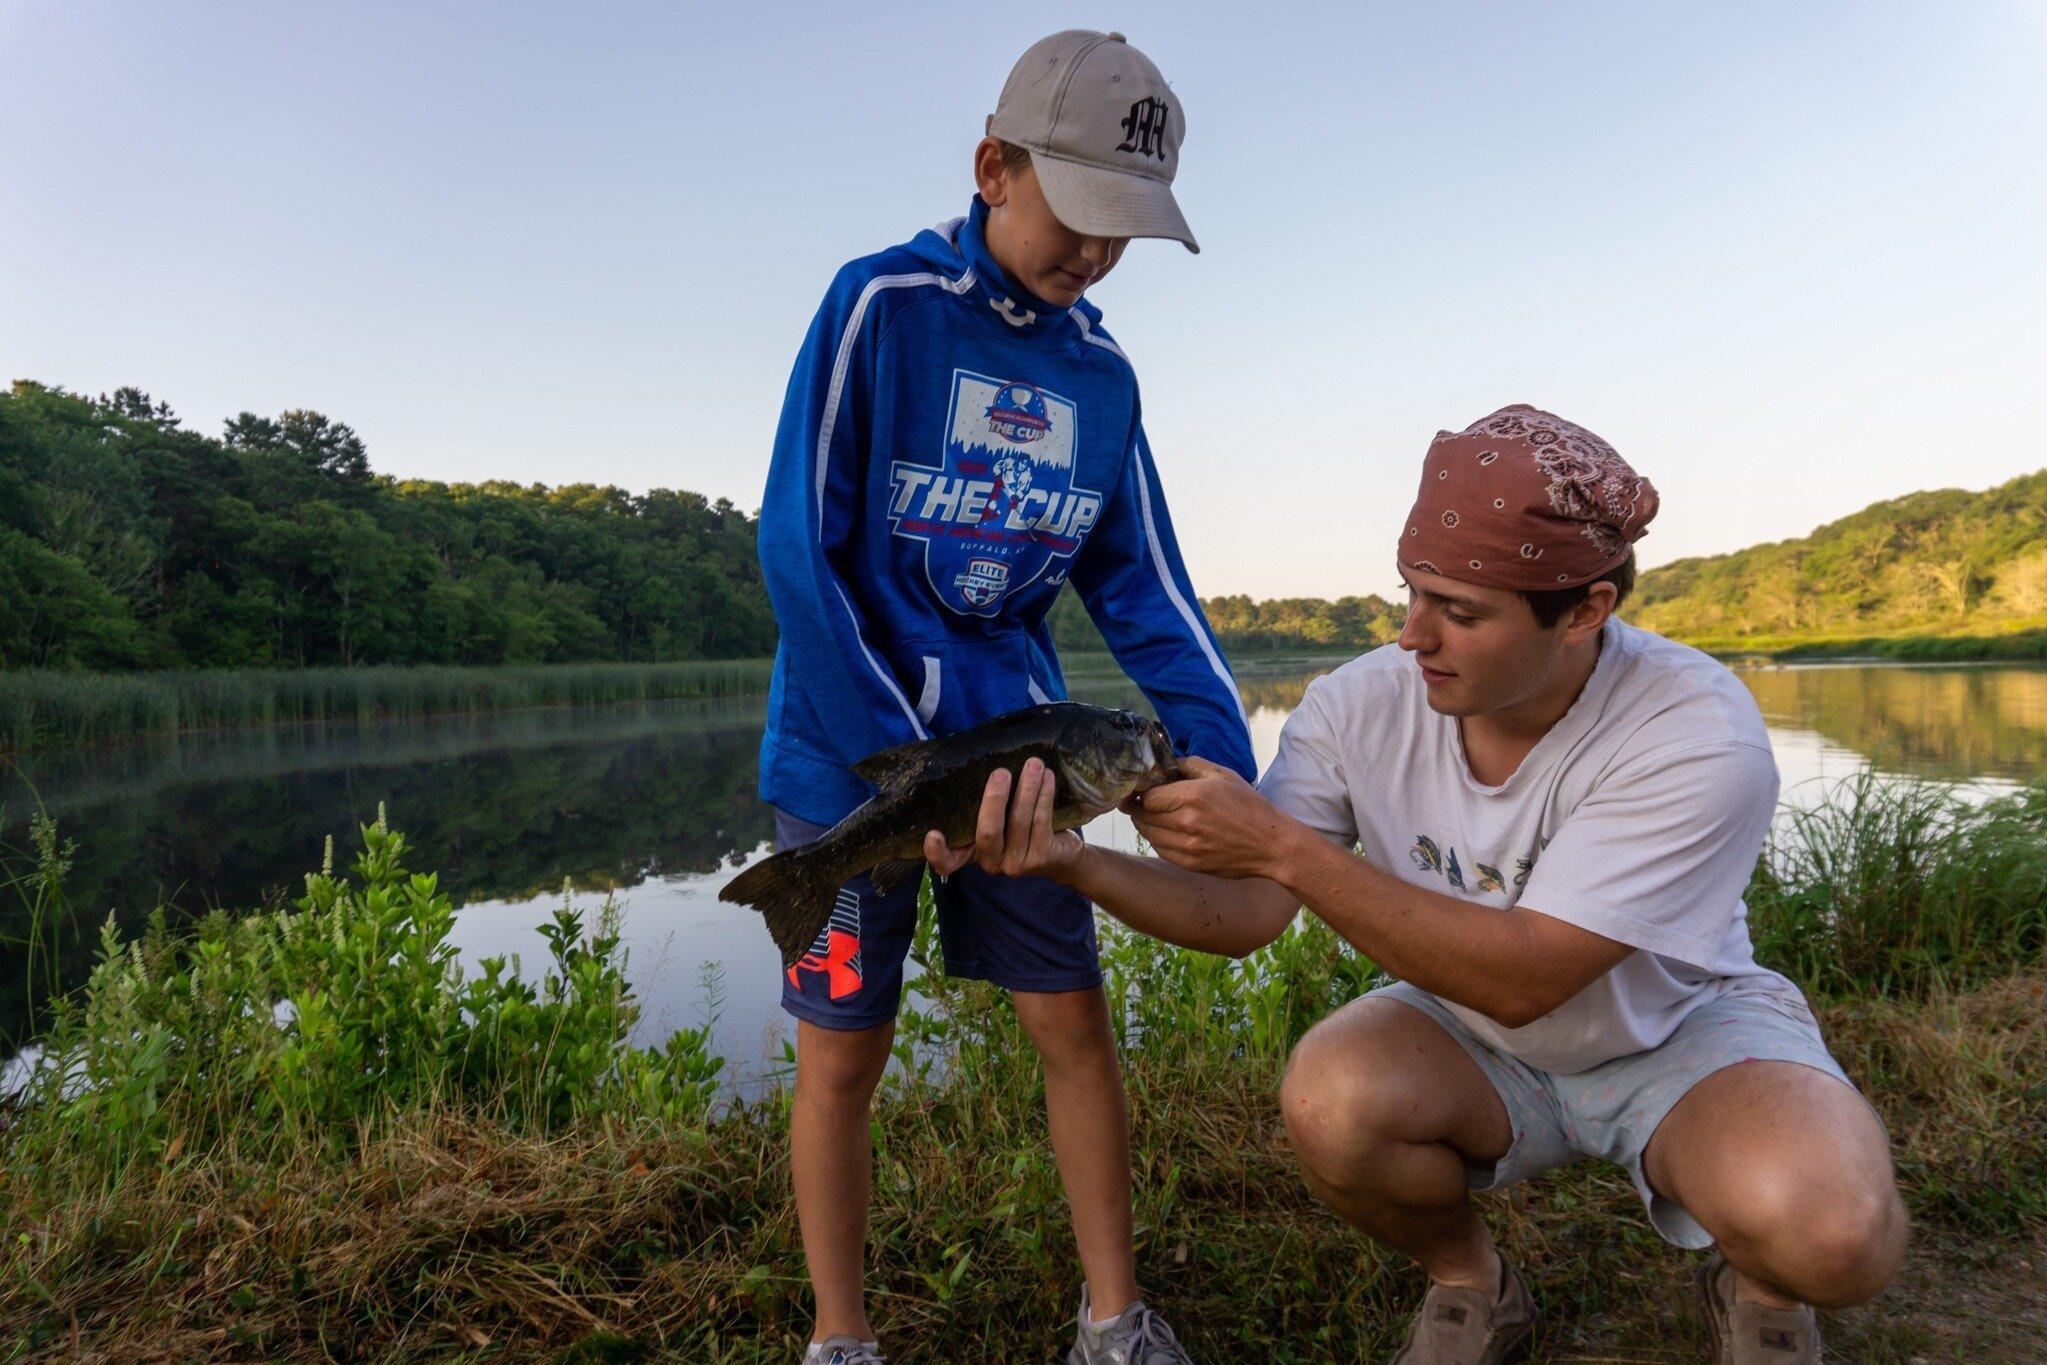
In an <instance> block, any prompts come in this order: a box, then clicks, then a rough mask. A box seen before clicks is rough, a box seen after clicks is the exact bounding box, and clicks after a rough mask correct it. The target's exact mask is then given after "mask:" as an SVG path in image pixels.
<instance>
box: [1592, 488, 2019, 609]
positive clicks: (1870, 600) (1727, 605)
mask: <svg viewBox="0 0 2047 1365" xmlns="http://www.w3.org/2000/svg"><path fill="white" fill-rule="evenodd" d="M1629 616H1630V617H1631V619H1634V620H1635V621H1637V622H1638V623H1640V624H1641V625H1644V626H1647V627H1649V628H1650V629H1652V630H1657V631H1661V632H1662V633H1663V634H1665V635H1674V636H1678V637H1680V638H1689V639H1702V640H1707V641H1713V642H1720V641H1730V642H1738V641H1739V640H1740V639H1742V638H1743V637H1748V636H1778V637H1786V636H1790V637H1795V636H1800V635H1835V636H1840V635H1869V636H1884V635H1900V634H1909V633H1926V634H1940V635H1945V634H1950V633H1955V632H1964V631H1986V632H1990V631H1995V630H1997V629H1999V628H2000V627H2002V628H2006V629H2009V628H2012V627H2014V626H2017V625H2021V624H2035V623H2041V622H2043V621H2047V470H2041V471H2038V472H2036V473H2032V474H2025V475H2021V476H2020V477H2018V478H2016V479H2012V480H2010V481H2009V482H2007V483H2003V484H1999V485H1998V486H1997V487H1995V488H1990V489H1985V490H1984V491H1983V492H1980V493H1971V492H1967V491H1965V490H1963V489H1959V488H1939V489H1932V490H1929V491H1927V492H1923V493H1909V494H1907V495H1905V496H1904V497H1901V498H1893V499H1890V500H1889V501H1886V502H1879V503H1874V504H1872V505H1871V506H1868V507H1865V508H1863V509H1862V510H1861V511H1859V512H1856V513H1854V514H1852V515H1850V516H1846V517H1843V518H1841V519H1840V520H1839V521H1834V522H1830V523H1828V524H1827V525H1825V526H1822V527H1820V528H1819V529H1818V530H1816V531H1814V532H1813V533H1812V534H1810V535H1807V536H1800V537H1798V538H1797V539H1795V540H1783V541H1776V542H1773V543H1770V544H1766V545H1752V546H1750V547H1749V548H1747V549H1745V550H1737V551H1735V552H1733V553H1732V554H1724V555H1712V556H1708V557H1704V558H1697V559H1680V560H1677V561H1675V562H1673V563H1670V564H1666V565H1664V566H1662V567H1661V568H1658V569H1655V570H1652V571H1651V572H1649V573H1646V574H1644V575H1643V576H1642V582H1641V587H1640V591H1639V595H1638V597H1637V599H1636V603H1635V606H1634V608H1633V609H1632V610H1631V611H1630V612H1629Z"/></svg>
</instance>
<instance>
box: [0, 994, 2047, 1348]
mask: <svg viewBox="0 0 2047 1365" xmlns="http://www.w3.org/2000/svg"><path fill="white" fill-rule="evenodd" d="M1823 1017H1824V1023H1825V1026H1826V1028H1827V1031H1828V1035H1829V1038H1830V1040H1831V1041H1832V1043H1833V1045H1834V1047H1835V1049H1836V1050H1837V1052H1838V1053H1839V1055H1840V1056H1841V1058H1842V1060H1843V1063H1844V1065H1846V1066H1847V1067H1848V1069H1849V1070H1850V1072H1851V1073H1852V1074H1854V1075H1855V1076H1857V1077H1858V1078H1859V1079H1860V1080H1861V1081H1862V1082H1863V1084H1864V1085H1865V1087H1866V1088H1867V1089H1868V1091H1869V1093H1870V1094H1871V1096H1872V1098H1873V1099H1874V1100H1875V1102H1876V1103H1877V1105H1878V1107H1879V1108H1880V1109H1881V1110H1882V1111H1883V1113H1884V1115H1885V1118H1886V1120H1887V1121H1888V1122H1889V1124H1890V1125H1891V1129H1892V1132H1893V1134H1894V1136H1895V1137H1896V1139H1897V1143H1898V1151H1899V1158H1900V1170H1901V1175H1902V1179H1903V1182H1904V1184H1905V1188H1906V1193H1907V1199H1908V1202H1909V1203H1910V1205H1911V1206H1912V1209H1913V1212H1914V1215H1915V1221H1916V1223H1917V1227H1918V1233H1917V1240H1916V1242H1915V1253H1914V1256H1913V1258H1912V1260H1911V1263H1910V1265H1909V1267H1908V1270H1907V1273H1906V1274H1905V1275H1904V1277H1903V1278H1902V1279H1901V1281H1900V1283H1899V1284H1898V1285H1897V1286H1895V1287H1894V1288H1893V1289H1892V1290H1891V1291H1890V1292H1889V1293H1888V1294H1887V1295H1885V1296H1884V1297H1883V1298H1882V1299H1880V1300H1878V1302H1877V1303H1876V1304H1874V1305H1872V1306H1870V1307H1867V1308H1864V1309H1860V1310H1857V1311H1855V1312H1852V1313H1849V1314H1845V1315H1842V1316H1841V1317H1839V1318H1837V1319H1835V1320H1834V1321H1833V1322H1831V1323H1830V1325H1829V1340H1830V1351H1831V1354H1832V1355H1834V1356H1835V1357H1838V1358H1841V1359H1851V1360H1867V1361H1897V1362H1906V1361H1910V1360H1913V1359H1915V1358H1923V1359H1927V1360H2020V1359H2040V1358H2047V1303H2043V1291H2042V1289H2041V1284H2042V1280H2043V1275H2042V1273H2041V1267H2042V1265H2043V1264H2047V1263H2043V1261H2042V1260H2041V1257H2042V1255H2043V1253H2047V1245H2043V1231H2042V1230H2043V1221H2042V1216H2043V1208H2042V1201H2043V1198H2047V1193H2043V1190H2047V1104H2043V1103H2042V1100H2043V1097H2047V974H2042V973H2041V972H2038V971H2029V972H2023V973H2019V974H2017V975H2013V976H2010V977H2007V978H2005V979H2002V980H1999V981H1997V982H1994V983H1992V984H1990V985H1988V986H1986V987H1984V988H1981V989H1978V990H1976V991H1973V992H1971V993H1968V994H1965V995H1938V996H1935V997H1934V998H1932V999H1928V1000H1924V1001H1919V1002H1911V1003H1907V1002H1900V1001H1875V1002H1871V1003H1868V1004H1858V1005H1848V1006H1841V1005H1837V1006H1834V1007H1831V1008H1828V1009H1826V1010H1824V1011H1823ZM1202 1055H1203V1054H1202V1053H1201V1052H1200V1051H1199V1049H1198V1048H1196V1049H1190V1050H1189V1052H1188V1055H1187V1056H1183V1057H1180V1058H1177V1059H1172V1060H1170V1061H1168V1060H1167V1059H1163V1058H1156V1057H1147V1056H1146V1055H1145V1054H1143V1053H1138V1054H1135V1055H1134V1056H1133V1058H1132V1064H1131V1076H1130V1081H1131V1091H1132V1098H1133V1111H1134V1119H1135V1127H1136V1142H1137V1150H1136V1158H1135V1159H1136V1167H1137V1176H1138V1182H1139V1186H1140V1190H1141V1195H1140V1204H1139V1215H1138V1216H1139V1221H1140V1223H1141V1224H1142V1225H1143V1226H1142V1231H1141V1233H1140V1245H1139V1255H1140V1260H1141V1266H1142V1272H1141V1273H1142V1276H1143V1279H1144V1281H1145V1283H1146V1285H1147V1290H1148V1293H1149V1294H1150V1295H1151V1296H1152V1298H1153V1299H1154V1300H1155V1301H1156V1302H1158V1303H1160V1304H1162V1305H1165V1306H1167V1307H1169V1308H1170V1310H1171V1314H1172V1316H1173V1318H1174V1321H1175V1323H1176V1324H1177V1325H1178V1326H1179V1328H1180V1329H1181V1332H1182V1334H1183V1336H1185V1337H1186V1338H1187V1339H1188V1340H1189V1341H1190V1342H1192V1343H1195V1344H1197V1346H1198V1348H1199V1349H1200V1351H1201V1353H1202V1355H1203V1357H1204V1358H1218V1357H1221V1358H1230V1359H1240V1358H1251V1359H1260V1360H1273V1361H1310V1360H1365V1359H1383V1358H1384V1356H1385V1355H1386V1354H1387V1353H1388V1352H1389V1351H1390V1348H1391V1344H1392V1342H1393V1340H1394V1339H1395V1337H1396V1336H1397V1333H1398V1331H1399V1329H1400V1325H1401V1323H1402V1321H1403V1320H1404V1318H1405V1315H1406V1313H1407V1312H1408V1311H1409V1310H1410V1309H1411V1307H1412V1305H1413V1302H1414V1300H1415V1299H1416V1297H1417V1296H1418V1294H1419V1293H1420V1289H1421V1285H1420V1281H1419V1276H1418V1275H1417V1273H1416V1272H1414V1271H1413V1270H1411V1269H1409V1268H1407V1267H1404V1266H1400V1265H1396V1264H1394V1263H1392V1262H1391V1261H1389V1260H1388V1259H1387V1258H1385V1257H1383V1256H1382V1255H1381V1254H1379V1253H1378V1252H1377V1251H1376V1250H1375V1249H1374V1248H1372V1247H1370V1246H1369V1245H1367V1244H1366V1243H1365V1242H1364V1241H1363V1239H1362V1238H1360V1237H1359V1236H1357V1235H1356V1234H1354V1233H1353V1232H1351V1231H1350V1230H1348V1229H1346V1228H1344V1227H1342V1226H1341V1225H1339V1224H1338V1223H1337V1222H1336V1221H1335V1220H1334V1219H1332V1218H1331V1217H1330V1216H1329V1215H1328V1214H1327V1213H1326V1212H1325V1211H1324V1210H1323V1209H1322V1207H1321V1206H1320V1205H1319V1204H1317V1203H1316V1202H1315V1201H1314V1200H1313V1199H1312V1198H1311V1197H1310V1196H1309V1195H1308V1194H1307V1192H1306V1191H1305V1190H1304V1189H1303V1188H1302V1187H1301V1185H1300V1183H1299V1181H1298V1179H1297V1178H1296V1176H1295V1173H1294V1168H1293V1163H1292V1160H1291V1157H1290V1154H1289V1153H1288V1151H1287V1149H1286V1143H1285V1138H1284V1134H1283V1131H1282V1130H1281V1129H1280V1127H1279V1125H1278V1123H1277V1116H1276V1113H1275V1110H1274V1105H1273V1099H1272V1096H1273V1093H1274V1086H1275V1083H1276V1068H1277V1064H1276V1063H1275V1062H1272V1061H1264V1060H1260V1061H1243V1060H1237V1061H1231V1060H1227V1059H1222V1058H1217V1057H1213V1056H1209V1057H1207V1058H1206V1059H1205V1060H1197V1061H1195V1062H1194V1063H1193V1064H1192V1065H1191V1067H1190V1063H1189V1058H1190V1057H1191V1058H1196V1059H1199V1058H1201V1057H1202ZM988 1065H989V1066H990V1067H991V1068H992V1070H991V1073H990V1074H986V1075H982V1076H980V1077H977V1084H975V1085H972V1086H951V1087H936V1086H931V1085H926V1084H921V1083H915V1082H912V1083H906V1084H904V1085H902V1086H900V1087H898V1088H897V1089H896V1090H895V1091H894V1092H893V1093H892V1094H890V1095H889V1096H888V1097H887V1098H886V1099H885V1100H884V1102H883V1103H882V1105H881V1106H880V1108H879V1110H878V1114H877V1125H876V1130H877V1160H876V1170H875V1214H874V1256H873V1266H872V1272H871V1280H870V1282H871V1285H872V1287H873V1289H874V1291H875V1293H874V1305H875V1309H876V1312H877V1315H878V1319H879V1325H880V1326H881V1327H882V1330H883V1331H884V1332H885V1333H886V1334H887V1335H888V1336H889V1338H890V1339H891V1340H892V1341H893V1342H895V1343H897V1358H898V1359H901V1360H904V1361H915V1360H919V1359H940V1358H949V1354H950V1353H949V1352H946V1353H941V1352H939V1351H938V1350H936V1349H933V1348H932V1347H927V1348H926V1349H924V1350H922V1351H920V1350H918V1349H917V1346H916V1343H918V1342H920V1341H921V1342H924V1343H931V1344H933V1346H935V1344H936V1343H947V1344H958V1343H961V1342H966V1341H973V1342H978V1343H982V1344H983V1346H984V1347H985V1348H986V1349H988V1350H989V1352H990V1354H991V1355H996V1356H1001V1355H1007V1354H1010V1353H1014V1354H1016V1355H1017V1356H1018V1357H1019V1358H1022V1359H1044V1358H1046V1357H1047V1355H1048V1353H1049V1352H1050V1350H1051V1348H1052V1346H1053V1345H1054V1343H1056V1342H1058V1341H1060V1339H1061V1337H1062V1334H1063V1333H1064V1332H1065V1331H1066V1327H1065V1324H1066V1322H1067V1321H1068V1319H1069V1317H1070V1314H1071V1312H1072V1298H1073V1295H1074V1292H1075V1289H1076V1286H1075V1285H1074V1283H1073V1271H1072V1258H1071V1249H1070V1247H1069V1245H1068V1244H1067V1243H1068V1234H1067V1233H1066V1231H1065V1227H1064V1217H1063V1210H1062V1209H1061V1208H1060V1207H1059V1206H1058V1195H1057V1182H1056V1177H1055V1176H1054V1173H1053V1171H1052V1168H1051V1162H1050V1155H1049V1152H1048V1150H1047V1149H1046V1146H1045V1143H1044V1141H1043V1129H1042V1119H1041V1116H1040V1115H1039V1113H1038V1112H1037V1106H1038V1104H1039V1103H1040V1099H1039V1092H1038V1090H1037V1088H1036V1085H1035V1083H1034V1077H1033V1076H1032V1074H1031V1070H1030V1068H1029V1066H1028V1064H1027V1063H1025V1062H1021V1061H1019V1062H1017V1063H1015V1064H1014V1065H1013V1066H1012V1065H1009V1064H1004V1063H1000V1062H991V1063H989V1064H988ZM785 1126H786V1114H785V1112H784V1111H783V1110H782V1108H780V1107H779V1105H778V1104H774V1103H771V1104H769V1105H767V1106H764V1107H760V1108H756V1109H754V1110H751V1111H746V1112H740V1113H734V1114H729V1115H727V1116H725V1117H724V1118H722V1119H720V1120H718V1121H716V1122H715V1123H713V1124H711V1125H710V1126H709V1127H707V1128H706V1129H704V1130H703V1131H697V1132H675V1131H670V1132H657V1131H653V1130H651V1129H649V1128H647V1127H645V1126H640V1127H633V1126H628V1125H623V1124H619V1123H616V1122H607V1121H595V1120H593V1121H586V1122H582V1123H579V1124H577V1125H573V1126H571V1127H570V1128H569V1129H568V1130H567V1131H565V1132H562V1133H560V1134H559V1135H557V1136H554V1137H551V1138H538V1137H532V1136H521V1135H518V1134H516V1133H513V1132H510V1131H507V1130H506V1129H504V1128H501V1127H499V1126H496V1125H493V1124H491V1123H487V1122H484V1121H480V1120H478V1119H476V1118H474V1117H462V1116H459V1115H456V1114H453V1113H448V1112H423V1113H417V1114H413V1115H409V1116H403V1117H398V1118H394V1119H392V1120H391V1121H390V1122H388V1123H385V1124H382V1125H378V1127H380V1128H381V1130H382V1131H381V1132H380V1133H377V1134H375V1135H372V1136H370V1137H369V1138H368V1139H367V1140H366V1141H364V1142H363V1143H362V1144H361V1145H360V1146H359V1147H358V1148H356V1149H355V1150H354V1151H353V1152H351V1153H348V1154H346V1155H336V1154H335V1153H334V1152H332V1151H331V1150H329V1149H326V1148H321V1149H318V1150H314V1149H308V1150H306V1151H304V1152H302V1153H299V1154H298V1155H296V1156H294V1157H292V1158H290V1159H287V1160H283V1161H281V1162H280V1161H279V1160H278V1159H276V1158H275V1156H274V1155H273V1156H271V1157H267V1158H265V1157H258V1156H247V1157H242V1158H237V1157H236V1156H234V1155H233V1153H232V1152H230V1151H225V1150H224V1151H221V1152H216V1153H211V1154H201V1155H193V1156H187V1155H183V1154H180V1153H176V1152H171V1153H167V1154H166V1156H165V1159H164V1160H162V1161H161V1162H160V1163H159V1164H158V1165H157V1166H156V1167H155V1168H154V1170H153V1171H152V1173H150V1174H149V1175H148V1176H147V1177H141V1176H137V1177H132V1178H130V1179H129V1180H127V1181H126V1182H125V1183H123V1184H121V1185H119V1186H118V1187H117V1188H116V1189H115V1191H114V1192H112V1193H110V1194H106V1195H103V1196H102V1197H100V1198H97V1199H94V1198H90V1197H78V1198H73V1199H70V1200H68V1201H66V1202H64V1203H62V1204H61V1205H49V1204H41V1203H39V1202H38V1201H37V1199H36V1197H35V1193H34V1191H32V1190H29V1189H27V1188H23V1187H22V1186H21V1185H19V1184H17V1183H15V1182H9V1183H7V1184H5V1185H0V1214H4V1226H5V1228H6V1229H7V1232H8V1241H9V1245H8V1246H7V1247H6V1248H5V1249H4V1252H0V1272H4V1279H0V1323H6V1324H9V1327H8V1331H9V1332H10V1333H11V1334H13V1345H14V1348H15V1349H14V1353H13V1356H12V1358H17V1359H79V1360H106V1361H131V1360H136V1361H139V1360H181V1361H182V1360H249V1359H350V1360H420V1359H446V1360H457V1359H478V1360H482V1359H492V1360H499V1359H502V1360H633V1359H675V1360H691V1361H755V1360H776V1361H782V1360H789V1359H793V1358H794V1356H795V1354H796V1353H797V1352H798V1351H799V1349H800V1339H801V1335H802V1333H803V1331H804V1329H805V1328H806V1326H807V1294H806V1291H805V1289H804V1286H803V1284H802V1281H801V1278H800V1273H801V1264H802V1262H801V1257H800V1254H799V1252H798V1247H797V1240H796V1235H795V1227H794V1220H793V1216H792V1213H791V1210H790V1207H789V1203H788V1198H787V1172H786V1170H785V1168H784V1161H785V1157H784V1144H783V1134H784V1132H785ZM1488 1204H1489V1211H1490V1212H1491V1214H1492V1215H1493V1218H1494V1222H1495V1225H1496V1226H1497V1227H1499V1228H1500V1230H1501V1232H1502V1235H1503V1239H1504V1240H1505V1242H1506V1243H1507V1245H1508V1246H1509V1248H1510V1251H1511V1254H1513V1255H1514V1256H1515V1257H1517V1259H1519V1260H1520V1261H1521V1262H1522V1263H1523V1264H1525V1265H1527V1266H1528V1267H1529V1269H1530V1271H1531V1274H1532V1276H1533V1277H1534V1279H1535V1281H1536V1283H1537V1286H1538V1295H1539V1298H1540V1299H1541V1302H1542V1304H1543V1306H1544V1310H1545V1312H1546V1314H1547V1318H1546V1321H1545V1325H1544V1327H1543V1330H1542V1334H1541V1336H1540V1337H1539V1339H1538V1341H1537V1347H1536V1354H1535V1358H1536V1359H1547V1360H1639V1361H1649V1360H1695V1359H1698V1358H1700V1355H1701V1353H1702V1351H1703V1338H1702V1336H1701V1331H1700V1327H1699V1324H1698V1322H1697V1321H1696V1318H1695V1315H1694V1314H1693V1312H1692V1308H1691V1301H1690V1292H1689V1286H1688V1280H1687V1278H1686V1276H1687V1270H1688V1266H1689V1264H1690V1258H1688V1257H1686V1256H1685V1255H1683V1254H1681V1253H1678V1252H1675V1251H1673V1250H1671V1249H1670V1248H1667V1247H1665V1246H1664V1245H1663V1244H1662V1243H1660V1242H1659V1241H1657V1240H1656V1238H1655V1237H1654V1235H1653V1234H1652V1233H1651V1232H1650V1231H1649V1230H1648V1228H1647V1225H1646V1223H1645V1222H1644V1220H1643V1218H1642V1216H1641V1213H1640V1209H1639V1207H1638V1206H1637V1205H1636V1202H1635V1200H1634V1197H1633V1194H1632V1193H1631V1191H1629V1190H1628V1188H1627V1186H1626V1183H1625V1181H1624V1180H1623V1179H1622V1178H1621V1176H1620V1175H1619V1173H1618V1172H1617V1171H1615V1170H1613V1169H1612V1168H1604V1169H1595V1168H1591V1167H1585V1168H1579V1169H1577V1170H1574V1171H1571V1172H1568V1173H1565V1174H1562V1175H1559V1176H1556V1177H1552V1178H1547V1179H1544V1180H1540V1181H1537V1182H1532V1183H1530V1184H1529V1185H1526V1186H1524V1187H1522V1188H1521V1189H1519V1190H1517V1191H1515V1192H1513V1193H1512V1194H1511V1195H1509V1196H1504V1197H1498V1198H1493V1199H1490V1200H1489V1201H1488ZM4 1340H6V1338H5V1337H0V1341H4Z"/></svg>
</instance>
